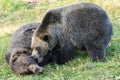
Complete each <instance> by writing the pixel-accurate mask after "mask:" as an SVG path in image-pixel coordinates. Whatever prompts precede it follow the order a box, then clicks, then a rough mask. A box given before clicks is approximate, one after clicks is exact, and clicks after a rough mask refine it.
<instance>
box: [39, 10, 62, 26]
mask: <svg viewBox="0 0 120 80" xmlns="http://www.w3.org/2000/svg"><path fill="white" fill-rule="evenodd" d="M60 21H61V15H60V13H59V12H57V11H56V10H50V11H48V12H47V13H46V14H45V16H44V18H43V20H42V24H41V27H42V26H47V25H49V24H52V23H55V22H59V23H60Z"/></svg>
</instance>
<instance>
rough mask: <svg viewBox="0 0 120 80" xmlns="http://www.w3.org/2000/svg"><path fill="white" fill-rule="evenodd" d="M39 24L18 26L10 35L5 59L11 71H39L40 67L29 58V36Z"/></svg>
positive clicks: (24, 72) (20, 72) (22, 72)
mask: <svg viewBox="0 0 120 80" xmlns="http://www.w3.org/2000/svg"><path fill="white" fill-rule="evenodd" d="M39 25H40V24H39V23H29V24H27V25H24V26H21V27H20V28H18V29H17V30H16V31H15V33H14V34H13V36H12V37H11V41H10V45H9V48H8V51H7V53H6V55H5V59H6V61H7V63H8V64H9V66H10V68H11V70H12V72H14V73H19V74H26V73H28V74H29V73H39V72H41V71H42V68H41V67H39V65H38V64H37V62H36V61H35V60H34V59H33V58H31V57H30V56H31V53H32V49H31V37H32V33H33V30H35V29H36V28H37V27H38V26H39Z"/></svg>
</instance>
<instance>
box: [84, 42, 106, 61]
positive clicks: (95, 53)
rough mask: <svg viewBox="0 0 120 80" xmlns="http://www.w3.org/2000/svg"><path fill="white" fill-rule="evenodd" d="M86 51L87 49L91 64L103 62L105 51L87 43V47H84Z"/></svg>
mask: <svg viewBox="0 0 120 80" xmlns="http://www.w3.org/2000/svg"><path fill="white" fill-rule="evenodd" d="M86 49H87V52H88V54H89V55H90V57H91V58H92V61H93V62H97V61H101V62H103V61H105V57H104V51H105V49H104V48H103V47H101V48H97V47H96V46H95V45H94V44H93V45H92V44H90V43H89V44H88V45H86Z"/></svg>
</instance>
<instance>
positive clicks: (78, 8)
mask: <svg viewBox="0 0 120 80" xmlns="http://www.w3.org/2000/svg"><path fill="white" fill-rule="evenodd" d="M111 36H112V23H111V21H110V19H109V17H108V15H107V13H106V11H104V10H103V9H102V8H101V7H100V6H98V5H96V4H93V3H89V2H82V3H76V4H71V5H67V6H64V7H60V8H56V9H52V10H50V11H48V12H47V13H46V14H45V16H44V17H43V19H42V23H41V25H40V26H39V27H38V28H37V29H36V30H35V32H34V33H33V37H32V44H31V48H32V49H33V52H32V55H31V56H32V57H34V58H36V59H38V62H41V61H42V60H43V57H44V56H45V55H46V54H47V53H48V51H51V50H54V49H55V48H56V49H58V51H57V53H56V55H57V59H58V61H57V62H58V63H59V64H63V63H65V62H66V61H68V60H70V59H72V58H73V57H74V55H75V51H76V50H77V49H79V50H83V49H85V50H87V52H88V53H89V55H90V57H91V58H92V61H104V60H105V57H104V53H105V49H106V47H107V45H108V43H109V41H110V39H111Z"/></svg>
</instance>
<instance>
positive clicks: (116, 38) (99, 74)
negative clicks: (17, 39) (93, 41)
mask: <svg viewBox="0 0 120 80" xmlns="http://www.w3.org/2000/svg"><path fill="white" fill-rule="evenodd" d="M82 1H84V0H56V1H54V2H50V1H48V2H47V1H42V2H41V3H38V4H36V6H35V7H34V8H33V9H29V8H30V4H28V3H26V2H22V1H21V0H0V4H1V5H0V80H119V79H120V2H119V0H86V1H89V2H93V3H96V4H98V5H99V6H101V7H103V8H104V9H105V10H106V11H107V12H108V14H109V16H110V18H111V21H112V23H113V28H114V35H113V36H112V40H111V42H110V44H109V46H108V48H107V50H106V58H107V60H106V62H97V63H96V62H91V61H90V57H89V56H88V54H87V52H80V51H78V53H77V55H76V56H75V58H74V59H73V60H72V61H69V62H67V63H66V64H64V65H61V66H60V65H56V64H55V65H47V66H45V67H44V71H43V73H41V74H39V75H34V74H33V75H16V74H13V73H11V71H10V68H9V67H8V65H7V63H6V62H5V58H4V55H5V53H6V51H7V48H8V45H9V40H10V37H11V35H12V33H13V32H14V31H15V30H16V29H17V28H18V27H19V26H21V25H23V24H26V23H29V22H40V21H41V19H42V17H43V15H44V13H45V12H46V11H48V10H49V9H52V8H55V7H59V6H64V5H66V4H70V3H74V2H82Z"/></svg>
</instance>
